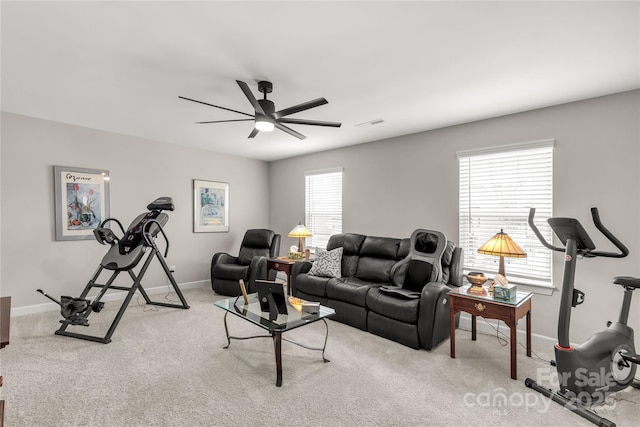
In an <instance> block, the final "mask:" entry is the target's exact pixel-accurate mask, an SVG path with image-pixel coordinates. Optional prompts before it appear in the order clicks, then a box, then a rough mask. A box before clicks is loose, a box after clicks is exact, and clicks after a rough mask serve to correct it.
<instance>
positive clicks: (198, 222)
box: [193, 179, 229, 233]
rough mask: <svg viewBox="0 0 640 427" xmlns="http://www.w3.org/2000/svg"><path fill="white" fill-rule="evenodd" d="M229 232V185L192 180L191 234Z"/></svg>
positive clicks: (226, 183)
mask: <svg viewBox="0 0 640 427" xmlns="http://www.w3.org/2000/svg"><path fill="white" fill-rule="evenodd" d="M227 231H229V183H228V182H215V181H202V180H199V179H194V180H193V232H194V233H220V232H227Z"/></svg>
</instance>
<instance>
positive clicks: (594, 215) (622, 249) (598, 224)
mask: <svg viewBox="0 0 640 427" xmlns="http://www.w3.org/2000/svg"><path fill="white" fill-rule="evenodd" d="M591 217H592V218H593V224H594V225H595V226H596V228H597V229H598V230H600V232H601V233H602V234H604V236H605V237H606V238H607V239H609V241H610V242H611V243H613V245H614V246H615V247H616V248H618V250H619V251H620V252H619V253H618V252H603V251H591V255H592V256H602V257H607V258H624V257H626V256H627V255H629V249H627V247H626V246H625V245H623V244H622V242H621V241H620V240H618V238H617V237H616V236H614V235H613V233H611V232H610V231H609V230H608V229H607V227H605V226H604V225H603V224H602V222H601V221H600V214H599V213H598V208H591Z"/></svg>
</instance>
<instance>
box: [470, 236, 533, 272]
mask: <svg viewBox="0 0 640 427" xmlns="http://www.w3.org/2000/svg"><path fill="white" fill-rule="evenodd" d="M478 253H479V254H483V255H494V256H499V257H500V271H499V273H500V274H502V275H503V276H505V273H504V257H509V258H526V257H527V253H526V252H525V251H523V250H522V248H520V246H518V244H517V243H516V242H514V241H513V240H511V237H509V235H508V234H507V233H505V232H504V231H503V230H500V232H499V233H497V234H496V235H494V236H493V237H492V238H490V239H489V240H487V241H486V242H485V244H484V245H482V246H480V247H479V248H478Z"/></svg>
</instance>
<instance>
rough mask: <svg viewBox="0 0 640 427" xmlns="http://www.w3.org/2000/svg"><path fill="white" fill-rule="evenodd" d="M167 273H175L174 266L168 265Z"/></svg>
mask: <svg viewBox="0 0 640 427" xmlns="http://www.w3.org/2000/svg"><path fill="white" fill-rule="evenodd" d="M169 271H170V272H172V273H175V272H176V266H175V265H170V266H169Z"/></svg>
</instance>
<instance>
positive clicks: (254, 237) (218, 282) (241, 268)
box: [211, 229, 280, 296]
mask: <svg viewBox="0 0 640 427" xmlns="http://www.w3.org/2000/svg"><path fill="white" fill-rule="evenodd" d="M279 252H280V235H279V234H276V233H275V232H273V231H272V230H267V229H251V230H247V232H246V233H245V235H244V238H243V239H242V244H241V245H240V252H239V254H238V256H233V255H229V254H228V253H226V252H218V253H216V254H215V255H213V258H212V259H211V288H212V289H213V291H214V292H215V293H217V294H221V295H227V296H237V295H240V294H241V292H240V284H239V281H240V279H242V280H244V283H245V285H246V286H247V292H249V293H252V292H255V291H256V288H255V281H256V279H259V280H273V279H275V275H276V272H275V271H273V272H272V274H271V276H273V277H270V276H268V275H267V259H268V258H274V257H276V256H278V253H279Z"/></svg>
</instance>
